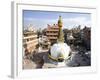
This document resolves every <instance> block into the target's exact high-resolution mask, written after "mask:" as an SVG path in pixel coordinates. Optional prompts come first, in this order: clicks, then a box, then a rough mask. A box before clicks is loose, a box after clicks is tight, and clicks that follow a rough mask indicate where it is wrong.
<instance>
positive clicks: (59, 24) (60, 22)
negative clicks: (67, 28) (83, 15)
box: [58, 15, 62, 27]
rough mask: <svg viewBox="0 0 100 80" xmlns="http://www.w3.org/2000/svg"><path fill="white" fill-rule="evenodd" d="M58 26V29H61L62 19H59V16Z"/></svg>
mask: <svg viewBox="0 0 100 80" xmlns="http://www.w3.org/2000/svg"><path fill="white" fill-rule="evenodd" d="M58 26H59V27H62V19H61V15H60V16H59V20H58Z"/></svg>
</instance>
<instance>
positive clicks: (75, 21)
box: [24, 17, 91, 29]
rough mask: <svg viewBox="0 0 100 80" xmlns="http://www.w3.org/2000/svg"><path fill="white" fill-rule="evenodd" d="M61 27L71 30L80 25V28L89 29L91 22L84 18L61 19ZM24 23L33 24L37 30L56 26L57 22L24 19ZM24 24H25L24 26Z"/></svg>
mask: <svg viewBox="0 0 100 80" xmlns="http://www.w3.org/2000/svg"><path fill="white" fill-rule="evenodd" d="M62 20H63V26H64V28H73V27H75V26H78V25H81V28H83V27H84V26H89V27H91V21H90V20H88V19H87V18H86V17H75V18H67V19H66V18H63V19H62ZM24 21H25V22H26V23H27V25H29V24H33V26H34V27H35V28H37V29H39V28H45V27H47V24H51V25H52V24H56V23H57V20H49V19H43V20H42V19H34V18H25V19H24ZM26 23H25V24H26Z"/></svg>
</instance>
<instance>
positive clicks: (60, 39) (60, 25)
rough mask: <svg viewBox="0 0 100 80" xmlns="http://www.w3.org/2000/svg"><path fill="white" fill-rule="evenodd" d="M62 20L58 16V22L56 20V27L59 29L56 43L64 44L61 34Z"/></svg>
mask: <svg viewBox="0 0 100 80" xmlns="http://www.w3.org/2000/svg"><path fill="white" fill-rule="evenodd" d="M62 26H63V24H62V19H61V16H59V20H58V27H59V33H58V40H57V41H58V42H64V34H63V31H62Z"/></svg>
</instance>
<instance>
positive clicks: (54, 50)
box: [50, 43, 70, 59]
mask: <svg viewBox="0 0 100 80" xmlns="http://www.w3.org/2000/svg"><path fill="white" fill-rule="evenodd" d="M50 52H51V56H52V57H53V58H55V59H57V58H58V57H59V55H63V57H64V59H66V58H68V55H69V53H70V47H69V46H68V45H67V44H66V43H56V44H54V45H53V46H52V47H51V51H50Z"/></svg>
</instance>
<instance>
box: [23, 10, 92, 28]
mask: <svg viewBox="0 0 100 80" xmlns="http://www.w3.org/2000/svg"><path fill="white" fill-rule="evenodd" d="M59 15H61V16H62V21H63V28H68V29H71V28H74V27H76V26H78V25H81V26H82V28H83V27H84V26H88V27H91V14H89V13H75V12H74V13H73V12H50V11H31V10H24V11H23V24H24V25H23V26H24V28H27V27H28V26H29V25H30V24H31V25H32V26H33V27H34V28H35V29H39V28H41V29H43V28H46V27H47V24H50V25H53V24H57V21H58V19H59Z"/></svg>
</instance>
